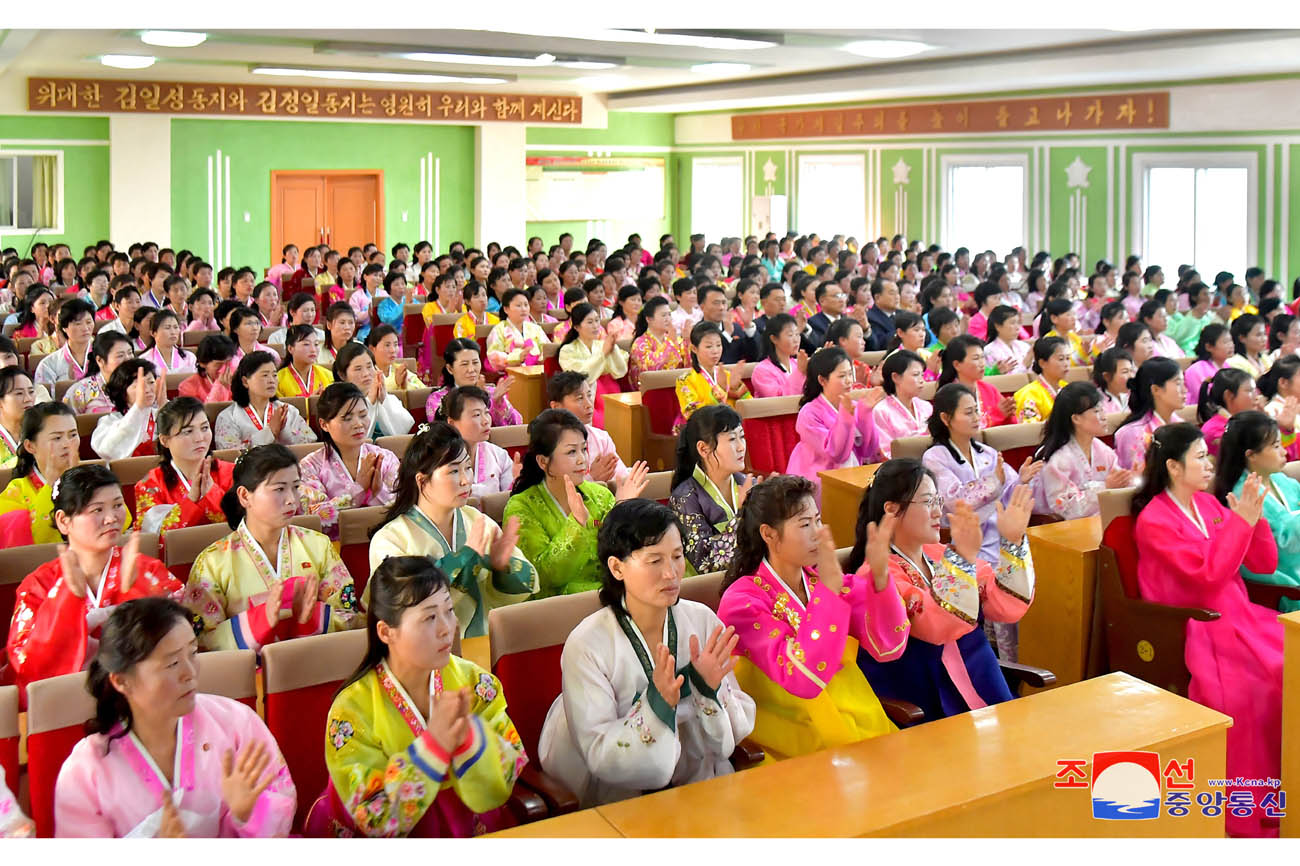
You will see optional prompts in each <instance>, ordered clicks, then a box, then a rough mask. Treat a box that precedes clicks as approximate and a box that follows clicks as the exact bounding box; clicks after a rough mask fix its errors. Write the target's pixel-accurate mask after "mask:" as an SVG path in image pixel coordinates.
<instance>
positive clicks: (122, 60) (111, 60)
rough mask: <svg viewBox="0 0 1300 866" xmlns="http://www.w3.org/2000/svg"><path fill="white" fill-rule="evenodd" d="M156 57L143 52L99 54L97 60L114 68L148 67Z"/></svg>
mask: <svg viewBox="0 0 1300 866" xmlns="http://www.w3.org/2000/svg"><path fill="white" fill-rule="evenodd" d="M155 60H157V58H156V57H151V56H149V55H144V54H101V55H100V57H99V62H100V63H102V64H104V65H105V66H112V67H113V68H114V69H148V68H149V67H150V66H153V64H154V61H155Z"/></svg>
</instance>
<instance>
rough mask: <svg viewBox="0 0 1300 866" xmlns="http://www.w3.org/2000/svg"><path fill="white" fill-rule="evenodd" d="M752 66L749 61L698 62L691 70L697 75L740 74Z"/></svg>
mask: <svg viewBox="0 0 1300 866" xmlns="http://www.w3.org/2000/svg"><path fill="white" fill-rule="evenodd" d="M750 68H751V67H750V65H749V64H748V63H696V64H695V65H694V66H692V67H691V72H694V73H695V74H697V75H740V74H741V73H743V72H748V71H749V70H750Z"/></svg>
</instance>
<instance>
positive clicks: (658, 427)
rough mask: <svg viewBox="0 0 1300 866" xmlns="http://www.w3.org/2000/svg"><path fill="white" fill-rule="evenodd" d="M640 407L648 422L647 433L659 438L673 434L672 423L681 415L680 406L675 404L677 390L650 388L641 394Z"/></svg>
mask: <svg viewBox="0 0 1300 866" xmlns="http://www.w3.org/2000/svg"><path fill="white" fill-rule="evenodd" d="M641 405H642V407H644V409H645V414H646V417H647V418H648V419H649V420H650V430H649V432H651V433H655V434H657V435H659V436H671V435H672V434H673V421H675V420H677V416H678V415H679V414H680V413H681V404H679V403H678V402H677V389H676V388H675V387H674V388H652V389H651V390H649V391H643V392H641Z"/></svg>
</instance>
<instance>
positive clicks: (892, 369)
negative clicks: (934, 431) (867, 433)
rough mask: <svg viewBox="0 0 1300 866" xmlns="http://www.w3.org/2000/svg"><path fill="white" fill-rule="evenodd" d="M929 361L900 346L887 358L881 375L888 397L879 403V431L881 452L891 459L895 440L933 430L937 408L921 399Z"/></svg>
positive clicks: (877, 414)
mask: <svg viewBox="0 0 1300 866" xmlns="http://www.w3.org/2000/svg"><path fill="white" fill-rule="evenodd" d="M924 370H925V362H924V361H922V360H921V356H920V355H917V354H916V353H914V352H909V351H907V350H906V349H900V350H898V351H897V352H895V353H894V354H892V355H890V356H889V357H888V358H886V359H885V363H884V364H882V365H881V367H880V375H881V378H882V380H883V382H882V384H883V385H884V387H885V394H887V395H888V396H886V397H885V398H884V399H883V400H881V401H880V405H878V406H876V411H875V422H876V430H877V431H879V435H880V451H881V453H882V454H883V455H884V456H885V459H886V460H888V459H889V457H890V450H891V448H892V447H893V444H894V440H895V439H902V438H904V437H907V436H924V435H926V434H927V433H928V432H929V430H927V428H926V423H927V422H928V421H929V420H930V413H931V412H933V411H934V410H933V408H932V407H931V406H930V404H929V403H928V402H926V401H925V400H922V399H921V385H922V384H923V383H924V379H923V377H924Z"/></svg>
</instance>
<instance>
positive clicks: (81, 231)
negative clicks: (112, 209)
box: [0, 116, 109, 258]
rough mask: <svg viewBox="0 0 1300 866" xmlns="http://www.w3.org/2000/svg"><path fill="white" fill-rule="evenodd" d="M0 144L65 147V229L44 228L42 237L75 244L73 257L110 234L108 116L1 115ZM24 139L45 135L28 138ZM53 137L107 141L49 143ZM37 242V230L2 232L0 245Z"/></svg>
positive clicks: (11, 147)
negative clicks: (14, 232)
mask: <svg viewBox="0 0 1300 866" xmlns="http://www.w3.org/2000/svg"><path fill="white" fill-rule="evenodd" d="M0 130H2V131H0V138H4V139H6V140H10V141H13V143H11V144H0V154H3V152H4V151H6V150H42V151H62V152H63V229H64V230H63V233H62V234H58V233H55V232H45V231H42V232H40V233H39V234H38V235H37V236H36V240H39V241H43V242H44V243H47V244H54V243H59V242H64V243H67V244H69V245H71V246H72V248H73V250H72V252H73V257H74V258H80V257H81V249H82V247H84V246H85V245H86V244H91V243H94V242H95V241H97V240H99V239H101V238H106V237H108V195H109V182H108V179H109V166H108V118H106V117H40V116H22V117H14V116H0ZM24 140H37V141H41V142H42V143H40V144H30V145H28V144H23V143H22V142H23V141H24ZM51 140H59V141H64V140H77V141H98V142H103V143H102V144H48V143H46V142H49V141H51ZM32 243H33V238H32V233H31V232H25V233H22V234H3V233H0V247H10V246H11V247H15V248H16V249H17V250H18V252H19V253H20V254H21V253H24V252H25V251H26V250H27V249H29V247H30V245H31V244H32Z"/></svg>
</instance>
